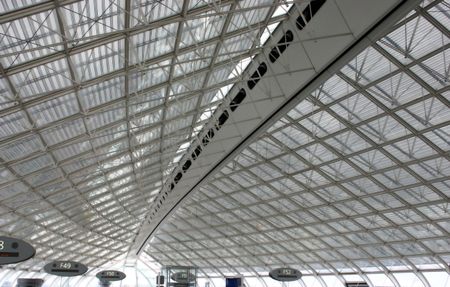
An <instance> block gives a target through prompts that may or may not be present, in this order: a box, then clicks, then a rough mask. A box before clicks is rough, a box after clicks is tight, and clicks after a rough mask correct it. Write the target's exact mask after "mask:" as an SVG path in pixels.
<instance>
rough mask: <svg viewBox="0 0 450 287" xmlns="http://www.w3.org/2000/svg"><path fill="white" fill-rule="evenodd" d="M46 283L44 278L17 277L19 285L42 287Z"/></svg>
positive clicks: (23, 286) (19, 286)
mask: <svg viewBox="0 0 450 287" xmlns="http://www.w3.org/2000/svg"><path fill="white" fill-rule="evenodd" d="M42 284H44V280H43V279H37V278H19V279H17V287H41V286H42Z"/></svg>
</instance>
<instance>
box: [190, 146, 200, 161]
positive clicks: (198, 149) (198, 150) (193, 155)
mask: <svg viewBox="0 0 450 287" xmlns="http://www.w3.org/2000/svg"><path fill="white" fill-rule="evenodd" d="M201 153H202V147H201V146H197V147H196V148H195V150H194V151H193V152H192V154H191V157H192V158H193V159H197V157H198V156H199V155H200V154H201Z"/></svg>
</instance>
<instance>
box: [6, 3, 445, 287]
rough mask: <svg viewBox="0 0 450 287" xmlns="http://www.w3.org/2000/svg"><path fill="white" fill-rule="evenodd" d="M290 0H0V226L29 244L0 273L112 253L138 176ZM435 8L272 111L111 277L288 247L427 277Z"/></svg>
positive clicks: (351, 271) (285, 254)
mask: <svg viewBox="0 0 450 287" xmlns="http://www.w3.org/2000/svg"><path fill="white" fill-rule="evenodd" d="M294 2H295V3H297V4H298V6H301V5H303V6H302V7H304V5H306V4H305V3H306V2H307V1H297V0H296V1H294ZM294 2H293V1H272V0H241V1H234V0H221V1H212V0H185V1H183V0H167V1H137V0H111V1H100V0H85V1H79V0H59V1H45V0H20V1H6V0H5V1H2V0H0V11H1V14H0V233H1V234H6V235H10V236H14V237H18V238H26V239H27V241H29V242H30V243H32V244H33V245H35V246H36V247H37V255H36V257H35V258H33V259H31V260H29V261H26V262H23V263H20V264H17V265H15V266H10V267H13V268H15V270H20V271H14V270H13V271H11V270H9V269H1V270H0V278H2V279H1V280H0V285H1V286H6V285H3V284H4V283H5V282H12V281H11V280H15V279H16V278H18V277H19V276H22V275H23V276H26V277H29V276H38V277H42V276H43V274H42V273H38V271H40V270H41V269H42V267H43V266H44V264H45V263H46V262H47V261H48V260H58V259H59V260H74V261H80V262H83V263H84V264H86V265H88V266H90V267H93V268H94V269H92V270H94V271H95V270H98V269H95V268H100V267H105V266H120V267H123V268H127V267H126V263H125V262H126V256H127V251H128V250H129V248H130V245H131V244H132V243H133V241H134V239H135V238H136V235H137V234H138V232H139V230H140V228H141V226H142V224H143V221H144V219H145V217H146V215H147V213H148V211H149V208H150V206H151V204H152V202H153V200H154V199H155V198H156V195H157V194H158V193H159V192H160V190H161V189H162V187H163V186H164V185H165V184H166V182H167V179H169V178H171V173H172V171H173V170H174V168H175V167H177V166H178V164H179V160H180V159H181V158H182V157H183V155H184V154H185V153H186V152H187V150H188V149H189V147H190V143H192V142H194V141H195V140H198V139H197V134H198V133H199V132H200V131H201V129H202V128H203V127H204V126H205V124H208V121H209V120H210V119H211V117H212V116H213V114H214V111H215V110H216V108H217V107H218V106H220V105H221V104H222V102H224V100H225V99H226V98H227V93H228V91H230V89H231V87H232V86H233V85H234V84H235V83H239V82H240V81H242V75H243V72H244V71H245V69H246V67H247V65H248V64H249V63H251V61H252V59H253V57H255V56H256V55H258V53H259V52H260V51H261V47H263V46H264V44H265V43H266V41H267V40H268V39H269V38H270V37H271V33H272V32H273V31H274V29H275V28H276V26H277V24H278V23H280V22H281V21H283V20H285V19H287V18H288V16H289V12H288V11H289V9H290V8H291V7H292V6H293V4H294ZM449 7H450V1H447V0H424V1H423V2H422V4H421V5H420V7H417V9H415V10H414V11H411V12H410V13H409V15H408V16H407V17H406V18H404V19H403V20H402V21H400V22H399V23H397V24H396V25H394V26H393V27H391V28H390V31H389V32H387V33H386V34H385V35H384V36H383V37H381V38H380V39H378V40H377V41H373V43H372V45H371V46H370V47H367V48H366V49H365V50H364V51H362V52H361V53H359V55H357V56H356V57H355V58H354V59H352V60H351V61H350V62H349V63H347V65H345V66H344V67H342V69H340V70H339V71H338V72H337V73H336V74H334V75H333V76H331V77H330V78H329V79H328V80H327V81H326V82H324V83H322V84H321V85H320V87H318V88H317V89H316V90H315V91H314V92H312V93H311V94H310V95H308V97H307V98H306V99H305V100H304V101H302V102H301V103H299V104H298V105H297V106H296V107H294V108H293V109H292V110H290V111H289V112H288V113H286V114H285V115H283V116H282V117H281V118H275V119H274V123H273V125H272V126H271V127H270V128H268V129H267V130H266V131H265V132H264V133H263V134H262V135H261V136H260V137H259V138H257V139H256V140H255V141H254V142H252V143H251V144H250V145H248V146H246V147H245V149H244V150H243V152H242V153H240V154H239V155H238V156H236V157H235V158H233V159H232V160H231V161H230V162H228V164H227V165H226V166H225V167H224V168H222V170H220V172H218V173H216V174H214V175H213V177H212V179H211V180H210V181H209V182H208V183H207V184H204V185H203V186H201V187H200V188H199V189H198V190H197V191H196V192H194V193H193V194H192V196H191V197H190V198H189V199H188V200H187V201H186V202H185V203H183V206H181V208H179V209H178V210H177V211H176V212H175V213H174V214H173V215H172V216H171V217H170V218H168V219H167V220H166V221H165V222H164V224H162V225H161V227H160V228H159V229H158V231H157V232H156V234H155V235H154V236H153V237H152V238H151V239H150V241H149V243H148V244H147V245H146V246H145V251H144V253H143V254H141V257H140V260H139V261H138V263H136V265H135V267H136V266H138V265H139V266H140V267H139V268H137V267H136V268H137V269H136V270H135V275H136V276H135V278H136V279H130V280H135V281H130V282H127V283H126V284H125V285H126V286H144V285H145V286H149V285H146V284H147V281H148V282H154V281H155V280H154V278H153V277H152V276H151V275H148V274H150V273H152V272H156V271H157V268H159V266H161V265H195V266H198V267H200V271H201V275H202V276H203V277H204V278H203V279H204V280H211V282H212V285H213V286H214V287H215V283H214V282H216V284H217V287H219V285H220V284H221V283H218V281H214V280H215V279H217V278H220V277H221V276H224V275H232V274H233V275H234V274H244V275H246V276H248V279H246V280H248V281H247V284H248V285H252V286H264V287H266V286H268V285H270V284H273V282H272V281H268V278H265V276H266V275H267V271H268V270H269V269H270V268H274V267H280V266H287V265H289V266H291V267H294V268H298V269H300V270H301V271H302V273H303V274H304V279H303V281H301V283H299V285H301V286H324V287H325V286H341V285H342V282H345V281H347V280H363V281H367V282H372V283H373V286H375V285H376V286H396V287H397V286H400V285H401V286H424V287H428V286H434V285H436V284H439V283H437V282H443V281H445V282H446V283H445V284H446V285H442V286H447V285H448V284H449V283H448V281H449V280H450V279H449V277H448V273H450V269H449V262H450V239H449V238H450V234H449V233H450V216H449V214H450V207H449V196H450V164H449V161H450V156H449V151H450V96H449V95H450V92H449V87H450V85H449V84H448V83H450V79H449V74H450V73H449V67H450V65H449V59H450V50H449V48H450V46H449V45H450V40H449V39H450V15H449V13H448V10H449ZM128 267H129V266H128ZM139 270H141V271H139ZM142 270H144V271H142ZM94 271H92V272H94ZM138 273H139V274H138ZM144 273H148V274H144ZM92 274H94V273H92ZM92 274H89V275H88V276H85V277H83V279H80V280H81V281H80V282H79V283H82V284H84V285H85V286H91V285H92V286H93V285H94V283H93V282H94V281H92V279H93V276H92ZM152 274H153V273H152ZM432 274H437V275H432ZM48 278H50V277H48ZM138 278H140V279H138ZM437 278H439V279H437ZM203 279H202V280H203ZM8 280H9V281H8ZM336 282H337V283H336ZM399 282H401V283H402V284H399ZM403 283H404V284H403ZM5 284H6V283H5ZM47 284H48V285H46V286H51V285H55V284H57V283H56V281H55V279H54V278H50V280H49V282H48V283H47ZM127 284H128V285H127Z"/></svg>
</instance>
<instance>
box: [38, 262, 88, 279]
mask: <svg viewBox="0 0 450 287" xmlns="http://www.w3.org/2000/svg"><path fill="white" fill-rule="evenodd" d="M44 270H45V272H47V273H48V274H52V275H56V276H61V277H71V276H79V275H83V274H84V273H86V272H87V270H88V268H87V267H86V266H85V265H84V264H81V263H79V262H75V261H53V262H50V263H48V264H47V265H45V266H44Z"/></svg>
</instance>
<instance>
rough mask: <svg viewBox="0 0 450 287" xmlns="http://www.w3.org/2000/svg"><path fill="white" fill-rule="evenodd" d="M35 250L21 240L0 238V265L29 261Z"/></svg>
mask: <svg viewBox="0 0 450 287" xmlns="http://www.w3.org/2000/svg"><path fill="white" fill-rule="evenodd" d="M34 254H36V249H34V247H33V246H31V245H30V244H28V243H26V242H25V241H23V240H20V239H16V238H12V237H6V236H0V265H5V264H14V263H19V262H22V261H25V260H28V259H30V258H31V257H33V256H34Z"/></svg>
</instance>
